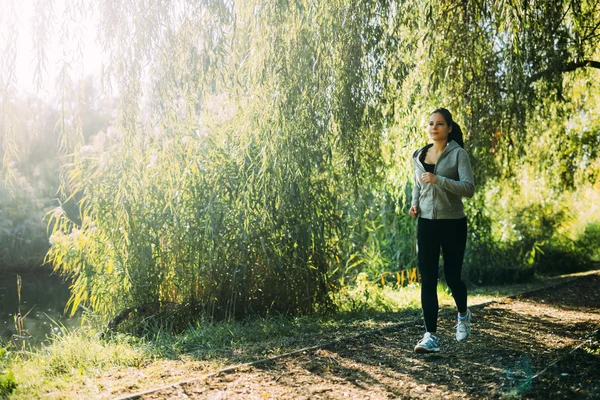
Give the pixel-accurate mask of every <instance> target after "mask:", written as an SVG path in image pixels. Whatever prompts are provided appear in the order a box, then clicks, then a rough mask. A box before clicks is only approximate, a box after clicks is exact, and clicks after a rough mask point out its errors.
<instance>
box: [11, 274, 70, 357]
mask: <svg viewBox="0 0 600 400" xmlns="http://www.w3.org/2000/svg"><path fill="white" fill-rule="evenodd" d="M17 275H18V276H20V277H21V299H20V303H19V293H18V289H17V286H18V284H17ZM69 296H70V294H69V285H68V283H67V282H65V281H64V279H63V278H61V277H60V276H58V275H56V274H52V272H51V270H50V269H49V268H46V267H44V268H42V267H40V268H39V269H38V270H37V271H35V272H24V273H15V272H11V273H8V272H0V316H1V319H0V321H1V323H0V338H1V341H2V342H3V343H8V342H11V341H12V342H14V343H23V342H25V343H26V344H30V345H32V346H37V345H39V344H41V343H43V342H44V341H45V340H47V338H48V336H49V335H50V334H51V333H53V332H54V333H60V328H59V326H57V324H56V323H55V322H57V323H60V324H63V325H64V326H66V327H73V326H77V325H79V318H77V317H73V318H69V317H68V315H65V305H66V304H67V301H68V300H69ZM19 309H20V311H21V316H24V318H23V320H22V323H21V326H20V330H21V332H20V333H21V335H19V334H18V333H19V332H18V331H17V326H16V324H15V315H17V314H18V312H19ZM53 321H55V322H53Z"/></svg>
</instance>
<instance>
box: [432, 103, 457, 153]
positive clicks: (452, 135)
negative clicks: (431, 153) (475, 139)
mask: <svg viewBox="0 0 600 400" xmlns="http://www.w3.org/2000/svg"><path fill="white" fill-rule="evenodd" d="M435 113H438V114H441V115H442V117H444V119H445V120H446V123H447V124H448V126H451V127H452V131H450V134H449V135H448V141H451V140H454V141H455V142H456V143H457V144H458V145H459V146H460V147H462V148H464V147H465V142H464V141H463V133H462V129H460V125H458V124H457V123H456V122H454V120H453V119H452V113H451V112H450V111H448V110H447V109H445V108H436V109H435V110H433V112H432V113H431V114H429V115H432V114H435Z"/></svg>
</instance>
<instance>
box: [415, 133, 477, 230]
mask: <svg viewBox="0 0 600 400" xmlns="http://www.w3.org/2000/svg"><path fill="white" fill-rule="evenodd" d="M429 147H430V146H425V147H423V148H421V149H419V150H417V151H415V152H414V154H413V164H414V166H415V185H414V186H413V191H412V205H416V206H418V207H419V216H420V217H421V218H426V219H459V218H464V217H465V212H464V209H463V204H462V200H461V197H473V194H474V193H475V182H474V180H473V171H472V170H471V162H470V161H469V156H468V154H467V152H466V151H465V150H464V149H463V148H462V147H460V146H459V145H458V143H456V142H455V141H454V140H451V141H449V142H448V145H447V146H446V148H445V149H444V151H442V154H440V156H439V158H438V160H437V162H436V164H435V169H434V174H435V175H436V181H437V182H436V183H435V184H434V183H425V182H423V180H422V179H421V174H423V173H424V172H425V167H424V166H423V163H422V162H421V160H420V156H421V154H422V152H423V151H427V149H428V148H429Z"/></svg>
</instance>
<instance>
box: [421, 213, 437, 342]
mask: <svg viewBox="0 0 600 400" xmlns="http://www.w3.org/2000/svg"><path fill="white" fill-rule="evenodd" d="M438 222H439V221H435V220H429V219H424V218H419V220H418V222H417V260H418V264H419V274H420V275H421V306H422V307H423V318H424V319H425V330H426V331H427V332H431V333H435V332H436V331H437V316H438V309H439V305H438V297H437V281H438V265H439V261H440V237H439V233H440V232H439V228H438Z"/></svg>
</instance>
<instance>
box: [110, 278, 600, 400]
mask: <svg viewBox="0 0 600 400" xmlns="http://www.w3.org/2000/svg"><path fill="white" fill-rule="evenodd" d="M599 289H600V274H599V273H594V274H592V275H587V276H584V277H581V278H578V279H575V280H571V281H569V282H566V283H563V284H560V285H559V286H556V287H552V288H547V289H544V290H538V291H534V292H530V293H526V294H523V295H519V296H516V297H514V298H504V299H499V300H497V301H493V302H489V303H486V304H482V305H478V306H474V307H472V308H471V310H472V314H473V319H472V329H473V330H472V335H471V337H470V338H469V339H468V340H467V341H466V342H462V343H457V342H456V340H455V339H454V324H455V314H454V313H448V312H444V313H442V314H441V315H440V318H439V322H440V323H439V325H440V326H439V328H438V336H439V337H440V346H441V348H442V351H441V352H440V353H436V354H425V355H423V354H415V353H414V352H413V347H414V344H415V343H416V341H417V340H418V339H419V338H420V336H421V335H422V333H423V326H422V321H421V320H419V321H412V322H410V321H409V322H407V323H403V324H397V325H395V326H391V327H387V328H385V329H383V330H376V331H372V332H371V333H367V334H364V335H360V336H359V337H352V338H349V339H346V340H342V341H339V342H336V343H334V344H331V345H328V346H325V347H322V348H318V349H314V350H308V351H302V352H299V353H297V354H294V355H291V356H287V357H281V358H278V359H276V360H271V361H266V362H261V363H258V364H256V365H254V366H244V367H241V368H239V369H237V370H234V371H233V372H227V373H218V374H212V375H210V374H206V371H202V372H201V374H200V375H199V374H198V373H196V374H194V373H191V372H190V374H189V375H186V374H185V373H184V374H182V375H181V376H180V377H178V379H176V380H178V381H179V383H176V384H173V385H170V386H165V387H162V388H160V386H161V384H160V383H156V385H155V389H151V390H147V391H146V392H144V393H137V394H136V393H132V392H133V391H134V390H133V389H135V388H130V389H129V390H128V391H129V392H130V393H124V392H123V391H121V393H118V392H117V393H115V392H114V391H113V392H112V393H111V395H110V396H108V395H107V397H112V398H115V397H116V398H118V397H121V398H130V399H268V398H273V399H350V398H357V399H390V398H419V399H420V398H423V399H424V398H427V399H430V398H440V399H442V398H443V399H454V398H459V399H462V398H464V399H486V398H487V399H496V398H526V399H529V398H531V399H534V398H535V399H573V398H578V399H579V398H583V399H592V398H600V345H599V341H600V333H599V332H600V331H599V328H600V290H599ZM315 344H316V343H315ZM165 375H169V372H168V371H165ZM166 381H171V382H172V381H173V377H172V376H169V379H167V380H166ZM159 388H160V389H159ZM105 394H106V393H105Z"/></svg>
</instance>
